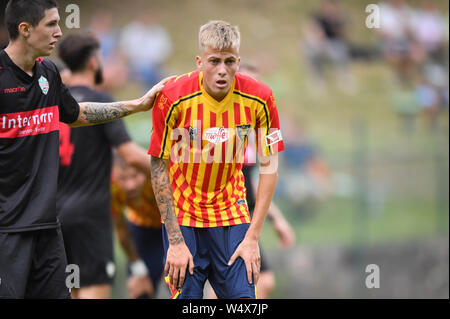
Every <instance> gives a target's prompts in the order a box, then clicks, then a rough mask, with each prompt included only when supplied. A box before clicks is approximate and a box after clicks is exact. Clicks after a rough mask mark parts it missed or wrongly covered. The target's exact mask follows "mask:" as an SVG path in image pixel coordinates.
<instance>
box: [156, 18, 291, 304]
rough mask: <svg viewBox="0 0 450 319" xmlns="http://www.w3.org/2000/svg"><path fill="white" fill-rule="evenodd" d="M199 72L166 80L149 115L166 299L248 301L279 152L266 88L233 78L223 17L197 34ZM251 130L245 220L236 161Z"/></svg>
mask: <svg viewBox="0 0 450 319" xmlns="http://www.w3.org/2000/svg"><path fill="white" fill-rule="evenodd" d="M199 46H200V54H199V56H197V57H196V62H197V66H198V70H197V71H195V72H191V73H189V74H186V75H183V76H180V77H178V78H176V79H175V80H172V81H171V82H170V83H168V84H167V85H166V86H165V87H164V89H163V90H162V91H161V93H160V94H159V96H158V98H157V101H156V102H155V107H154V110H153V132H152V136H151V143H150V149H149V154H151V156H152V158H151V171H152V184H153V189H154V192H155V196H156V200H157V202H158V206H159V210H160V213H161V217H162V220H163V222H164V227H163V239H164V249H165V269H164V272H165V273H166V274H167V275H168V276H167V281H168V283H169V286H170V287H171V290H172V292H173V296H172V298H187V299H194V298H202V297H203V286H204V283H205V281H206V280H207V279H208V280H209V281H210V283H211V285H212V287H213V288H214V291H215V292H216V293H217V296H218V297H219V298H256V291H255V281H256V280H257V279H258V274H259V270H260V252H259V247H258V240H259V237H260V233H261V229H262V226H263V223H264V219H265V217H266V214H267V210H268V208H269V205H270V202H271V200H272V197H273V193H274V191H275V187H276V183H277V161H278V160H277V153H278V152H279V151H282V150H283V149H284V145H283V141H282V137H281V133H280V127H279V120H278V112H277V108H276V104H275V99H274V97H273V94H272V91H271V89H270V88H269V87H267V86H266V85H265V84H263V83H261V82H259V81H256V80H255V79H253V78H251V77H248V76H245V75H242V74H240V73H237V71H238V68H239V62H240V58H239V46H240V33H239V29H238V27H236V26H232V25H230V24H229V23H227V22H224V21H210V22H209V23H207V24H205V25H203V26H202V27H201V28H200V32H199ZM252 130H254V131H255V132H256V137H257V146H258V150H259V155H260V162H261V163H262V164H261V165H260V181H259V185H258V190H257V196H256V205H255V211H254V214H253V219H252V220H250V216H249V211H248V207H247V202H246V190H245V186H244V176H243V174H242V171H241V169H242V165H243V159H244V149H245V146H246V142H247V136H248V134H250V132H251V131H252Z"/></svg>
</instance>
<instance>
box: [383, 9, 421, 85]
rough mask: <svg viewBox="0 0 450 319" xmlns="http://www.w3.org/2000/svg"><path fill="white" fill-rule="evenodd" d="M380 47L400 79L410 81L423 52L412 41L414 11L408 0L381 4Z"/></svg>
mask: <svg viewBox="0 0 450 319" xmlns="http://www.w3.org/2000/svg"><path fill="white" fill-rule="evenodd" d="M380 19H381V20H380V28H379V29H377V30H378V36H379V45H380V49H381V51H382V54H383V57H384V59H385V60H386V61H387V62H388V63H389V65H390V66H391V67H392V68H394V70H395V72H396V75H397V76H398V79H399V80H400V81H401V82H402V83H404V82H407V81H410V80H411V79H412V77H413V73H414V71H416V70H417V67H418V64H419V62H420V60H421V59H422V54H421V50H419V48H418V46H416V45H415V43H414V42H413V41H411V40H412V39H411V29H410V26H411V25H412V24H413V23H414V20H413V10H412V9H411V8H410V6H409V5H408V4H407V3H406V0H388V1H386V2H382V3H380Z"/></svg>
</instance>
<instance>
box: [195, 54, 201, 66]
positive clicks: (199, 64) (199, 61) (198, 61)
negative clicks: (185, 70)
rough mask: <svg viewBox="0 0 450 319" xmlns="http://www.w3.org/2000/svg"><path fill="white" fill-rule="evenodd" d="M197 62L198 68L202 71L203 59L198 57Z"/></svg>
mask: <svg viewBox="0 0 450 319" xmlns="http://www.w3.org/2000/svg"><path fill="white" fill-rule="evenodd" d="M195 62H196V63H197V68H198V69H200V68H201V67H202V58H201V57H200V56H198V55H197V56H196V57H195Z"/></svg>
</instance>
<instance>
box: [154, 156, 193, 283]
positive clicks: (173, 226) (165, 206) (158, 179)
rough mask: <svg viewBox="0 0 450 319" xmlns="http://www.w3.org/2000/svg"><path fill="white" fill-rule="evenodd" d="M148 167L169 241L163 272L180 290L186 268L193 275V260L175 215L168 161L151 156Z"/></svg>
mask: <svg viewBox="0 0 450 319" xmlns="http://www.w3.org/2000/svg"><path fill="white" fill-rule="evenodd" d="M150 166H151V180H152V186H153V191H154V193H155V198H156V202H157V203H158V208H159V212H160V214H161V217H162V219H163V221H164V227H165V228H166V232H167V237H168V239H169V248H168V250H167V256H166V265H165V267H164V272H165V273H166V274H169V281H170V284H171V285H172V286H173V287H174V288H176V289H181V287H183V283H184V279H185V275H186V268H187V267H188V266H189V272H190V274H191V275H193V274H194V260H193V257H192V255H191V252H190V251H189V248H188V247H187V246H186V243H185V242H184V238H183V234H182V233H181V230H180V226H179V225H178V220H177V217H176V215H175V207H174V200H173V192H172V186H171V185H170V178H169V161H168V160H163V159H160V158H158V157H154V156H152V158H151V165H150Z"/></svg>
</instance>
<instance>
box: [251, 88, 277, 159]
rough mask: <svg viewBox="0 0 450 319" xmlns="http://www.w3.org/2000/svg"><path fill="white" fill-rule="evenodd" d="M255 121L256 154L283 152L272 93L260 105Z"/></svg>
mask: <svg viewBox="0 0 450 319" xmlns="http://www.w3.org/2000/svg"><path fill="white" fill-rule="evenodd" d="M256 116H257V119H256V123H257V125H256V145H257V148H258V153H259V154H260V155H263V156H270V155H275V154H277V153H278V152H281V151H283V150H284V143H283V136H282V135H281V130H280V120H279V118H278V110H277V104H276V102H275V98H274V96H273V93H272V92H270V95H269V98H268V99H266V100H265V101H264V103H260V104H259V107H258V110H257V114H256Z"/></svg>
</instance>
